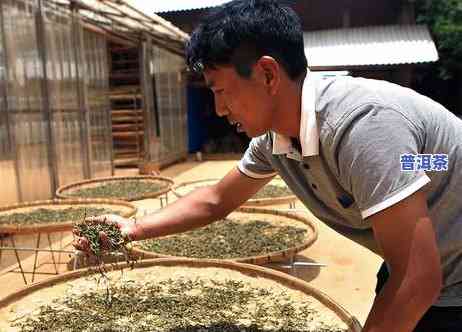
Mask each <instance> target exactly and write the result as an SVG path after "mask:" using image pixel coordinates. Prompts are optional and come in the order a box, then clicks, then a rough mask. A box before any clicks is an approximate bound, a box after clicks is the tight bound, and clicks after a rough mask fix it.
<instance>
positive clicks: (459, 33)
mask: <svg viewBox="0 0 462 332" xmlns="http://www.w3.org/2000/svg"><path fill="white" fill-rule="evenodd" d="M416 16H417V23H419V24H427V25H428V26H429V28H430V30H431V31H432V34H433V37H434V38H435V41H436V44H437V48H438V52H439V55H440V61H439V62H438V63H437V64H436V66H437V67H438V68H437V70H438V73H439V77H440V78H441V79H443V80H448V79H451V78H453V77H454V76H455V75H456V73H457V72H459V71H461V70H462V0H417V1H416Z"/></svg>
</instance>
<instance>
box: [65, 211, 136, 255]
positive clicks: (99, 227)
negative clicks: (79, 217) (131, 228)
mask: <svg viewBox="0 0 462 332" xmlns="http://www.w3.org/2000/svg"><path fill="white" fill-rule="evenodd" d="M74 230H76V231H77V235H78V236H82V237H85V238H87V240H88V242H89V244H90V250H91V252H92V254H94V255H95V256H97V257H99V256H101V252H102V244H101V239H100V236H99V234H100V232H104V233H105V234H106V236H107V238H108V241H109V243H108V244H109V246H110V247H109V248H105V249H106V250H108V251H117V250H120V249H121V248H122V247H124V246H125V244H126V243H127V239H125V238H124V237H123V236H122V233H121V232H120V229H119V227H117V225H115V224H108V223H100V222H97V221H89V220H84V221H83V222H81V223H78V224H76V225H75V226H74Z"/></svg>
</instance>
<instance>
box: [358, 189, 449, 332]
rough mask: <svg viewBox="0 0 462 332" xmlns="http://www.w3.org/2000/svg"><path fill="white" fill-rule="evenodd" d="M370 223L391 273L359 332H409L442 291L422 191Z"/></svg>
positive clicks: (431, 226)
mask: <svg viewBox="0 0 462 332" xmlns="http://www.w3.org/2000/svg"><path fill="white" fill-rule="evenodd" d="M370 220H371V222H372V227H373V230H374V235H375V238H376V240H377V242H378V244H379V245H380V247H381V248H382V250H383V253H384V258H385V261H386V262H387V265H388V267H389V268H390V270H391V271H390V272H391V273H390V278H389V279H388V281H387V283H386V284H385V287H384V288H383V290H382V292H381V293H380V294H379V296H377V298H376V300H375V302H374V305H373V307H372V310H371V312H370V314H369V317H368V319H367V321H366V325H365V327H364V330H363V331H364V332H379V331H380V332H411V331H412V330H413V329H414V328H415V326H416V325H417V323H418V321H419V320H420V319H421V318H422V316H423V315H424V313H425V312H426V311H427V310H428V309H429V307H430V306H431V305H432V304H433V303H434V302H435V301H436V299H437V298H438V296H439V294H440V291H441V287H442V270H441V264H440V255H439V251H438V247H437V244H436V238H435V232H434V230H433V225H432V221H431V219H430V217H429V216H428V211H427V202H426V194H425V192H424V191H423V190H420V191H418V192H416V193H414V194H412V195H411V196H409V197H407V198H406V199H404V200H402V201H400V202H399V203H396V204H395V205H393V206H391V207H389V208H387V209H385V210H383V211H380V212H378V213H376V214H374V215H372V216H371V217H370Z"/></svg>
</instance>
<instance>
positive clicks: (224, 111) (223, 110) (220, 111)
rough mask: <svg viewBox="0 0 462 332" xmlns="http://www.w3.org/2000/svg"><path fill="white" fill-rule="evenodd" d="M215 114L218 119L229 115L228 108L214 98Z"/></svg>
mask: <svg viewBox="0 0 462 332" xmlns="http://www.w3.org/2000/svg"><path fill="white" fill-rule="evenodd" d="M215 112H216V113H217V115H218V116H219V117H223V116H226V115H228V114H229V112H228V108H227V107H226V105H225V104H224V103H223V102H222V101H221V100H220V99H219V98H216V97H215Z"/></svg>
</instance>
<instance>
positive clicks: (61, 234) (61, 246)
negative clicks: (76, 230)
mask: <svg viewBox="0 0 462 332" xmlns="http://www.w3.org/2000/svg"><path fill="white" fill-rule="evenodd" d="M63 234H64V233H63V232H59V250H60V251H59V253H58V265H60V264H61V250H63V249H64V248H63Z"/></svg>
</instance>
